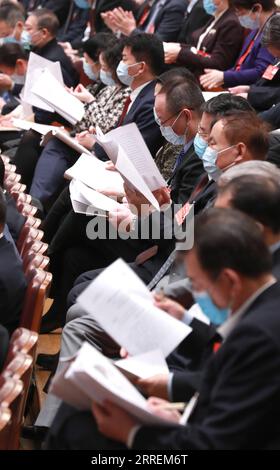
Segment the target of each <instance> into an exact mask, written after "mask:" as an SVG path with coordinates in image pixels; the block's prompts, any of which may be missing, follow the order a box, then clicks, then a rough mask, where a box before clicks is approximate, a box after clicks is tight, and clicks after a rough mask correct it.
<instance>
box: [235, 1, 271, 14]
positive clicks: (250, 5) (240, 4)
mask: <svg viewBox="0 0 280 470" xmlns="http://www.w3.org/2000/svg"><path fill="white" fill-rule="evenodd" d="M229 3H230V6H231V7H233V8H245V9H246V10H253V11H254V7H255V5H257V4H259V5H261V6H262V9H263V11H272V10H274V8H276V5H275V1H274V0H230V2H229Z"/></svg>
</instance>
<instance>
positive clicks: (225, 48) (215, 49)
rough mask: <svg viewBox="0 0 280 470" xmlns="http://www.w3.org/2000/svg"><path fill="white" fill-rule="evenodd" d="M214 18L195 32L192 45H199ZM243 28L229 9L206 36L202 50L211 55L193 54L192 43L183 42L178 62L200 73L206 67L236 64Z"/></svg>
mask: <svg viewBox="0 0 280 470" xmlns="http://www.w3.org/2000/svg"><path fill="white" fill-rule="evenodd" d="M212 21H213V19H211V20H209V22H208V23H207V24H206V25H205V26H204V28H201V29H199V30H198V31H196V32H195V33H194V34H193V41H192V44H191V46H195V47H196V45H197V42H198V39H199V37H200V35H201V34H202V33H203V32H204V31H205V30H206V29H207V27H208V26H209V24H211V22H212ZM243 38H244V35H243V28H242V27H241V25H240V23H239V20H238V18H237V16H236V14H235V13H234V12H233V10H231V9H228V10H227V11H226V12H225V13H224V14H223V15H222V16H221V18H220V19H219V20H218V21H217V23H216V24H215V25H214V27H213V29H212V30H211V31H210V32H209V34H208V35H207V36H206V37H205V38H204V40H203V41H202V44H201V48H200V49H201V50H203V51H205V52H206V53H207V54H208V55H209V57H203V56H202V55H199V54H193V53H192V52H191V51H190V45H185V44H182V49H181V52H180V54H179V56H178V60H177V63H178V64H179V65H185V66H187V67H188V68H189V69H190V70H191V71H192V72H195V73H196V74H197V75H200V74H201V73H202V72H203V71H204V69H205V68H208V69H218V70H227V69H229V68H230V67H232V66H233V65H234V64H235V61H236V59H237V57H238V55H239V52H240V49H241V47H242V43H243Z"/></svg>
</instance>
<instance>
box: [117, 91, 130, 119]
mask: <svg viewBox="0 0 280 470" xmlns="http://www.w3.org/2000/svg"><path fill="white" fill-rule="evenodd" d="M130 103H131V98H130V96H128V97H127V98H126V101H125V103H124V107H123V111H122V114H121V117H120V119H119V122H118V125H117V127H119V126H122V125H123V121H124V120H125V117H126V115H127V111H128V108H129V105H130Z"/></svg>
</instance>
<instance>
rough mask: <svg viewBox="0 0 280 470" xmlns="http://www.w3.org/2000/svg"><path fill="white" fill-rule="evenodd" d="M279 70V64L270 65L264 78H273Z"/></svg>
mask: <svg viewBox="0 0 280 470" xmlns="http://www.w3.org/2000/svg"><path fill="white" fill-rule="evenodd" d="M278 70H279V66H278V65H269V66H268V67H267V69H266V71H265V72H264V74H263V76H262V78H265V79H266V80H272V79H273V78H274V77H275V75H276V74H277V72H278Z"/></svg>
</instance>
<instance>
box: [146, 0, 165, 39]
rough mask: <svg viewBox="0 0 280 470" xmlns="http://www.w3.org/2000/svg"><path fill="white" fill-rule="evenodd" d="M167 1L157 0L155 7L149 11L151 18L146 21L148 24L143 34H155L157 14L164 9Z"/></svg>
mask: <svg viewBox="0 0 280 470" xmlns="http://www.w3.org/2000/svg"><path fill="white" fill-rule="evenodd" d="M166 2H167V0H159V1H158V2H157V3H156V5H155V8H154V9H153V8H152V10H151V17H150V19H149V21H148V24H147V26H146V27H145V33H148V34H154V32H155V21H156V18H157V16H158V13H159V11H160V9H161V8H163V7H164V5H165V4H166Z"/></svg>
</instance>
